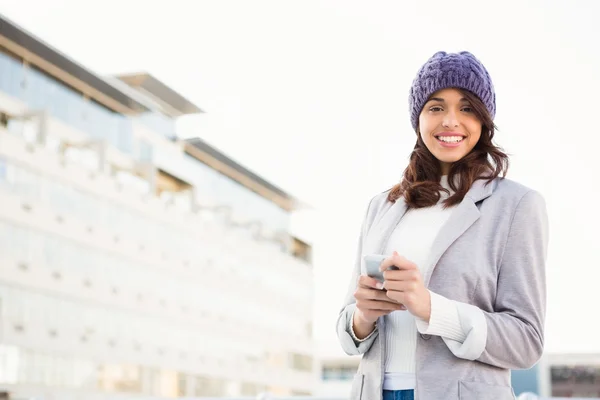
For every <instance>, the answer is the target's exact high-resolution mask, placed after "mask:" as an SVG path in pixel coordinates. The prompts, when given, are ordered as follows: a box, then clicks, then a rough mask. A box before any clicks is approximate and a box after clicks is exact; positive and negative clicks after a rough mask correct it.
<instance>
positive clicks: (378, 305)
mask: <svg viewBox="0 0 600 400" xmlns="http://www.w3.org/2000/svg"><path fill="white" fill-rule="evenodd" d="M354 298H355V299H356V311H355V312H354V319H353V321H352V327H353V329H354V333H355V334H356V336H357V337H358V338H359V339H362V338H364V337H366V336H368V335H369V333H371V332H372V331H373V329H374V326H375V322H376V321H377V318H379V317H381V316H383V315H388V314H389V313H391V312H393V311H398V310H406V308H405V307H404V306H403V305H402V304H399V303H397V302H395V301H394V300H392V299H390V298H389V297H388V296H386V295H385V291H383V290H381V282H379V281H378V280H377V279H375V278H371V277H369V276H366V275H361V276H360V277H359V279H358V287H357V288H356V291H355V292H354Z"/></svg>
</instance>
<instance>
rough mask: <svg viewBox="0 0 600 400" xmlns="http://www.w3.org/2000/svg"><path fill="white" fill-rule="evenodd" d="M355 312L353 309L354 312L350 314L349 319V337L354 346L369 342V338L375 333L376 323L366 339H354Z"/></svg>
mask: <svg viewBox="0 0 600 400" xmlns="http://www.w3.org/2000/svg"><path fill="white" fill-rule="evenodd" d="M355 312H356V309H354V311H353V312H352V317H351V318H350V336H352V340H354V343H355V344H357V345H358V344H359V343H362V342H366V341H367V340H369V339H370V338H371V336H373V335H374V334H375V331H376V330H377V323H375V327H374V328H373V331H371V333H369V334H368V335H367V336H366V337H364V338H362V339H359V338H357V337H356V333H354V327H353V325H354V313H355Z"/></svg>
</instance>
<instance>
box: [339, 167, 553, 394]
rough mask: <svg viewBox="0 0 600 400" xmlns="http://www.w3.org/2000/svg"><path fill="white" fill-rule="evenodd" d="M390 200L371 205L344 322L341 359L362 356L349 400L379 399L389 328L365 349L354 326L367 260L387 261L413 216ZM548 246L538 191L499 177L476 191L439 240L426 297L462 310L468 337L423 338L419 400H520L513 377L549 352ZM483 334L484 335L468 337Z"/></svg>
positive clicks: (477, 184) (418, 359)
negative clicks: (402, 224) (393, 241)
mask: <svg viewBox="0 0 600 400" xmlns="http://www.w3.org/2000/svg"><path fill="white" fill-rule="evenodd" d="M387 195H388V192H384V193H381V194H379V195H377V196H375V197H374V198H373V199H372V200H371V202H370V204H369V207H368V210H367V214H366V217H365V219H364V222H363V226H362V231H361V235H360V241H359V246H358V254H357V258H356V262H355V265H354V270H353V272H352V279H351V283H350V287H349V290H348V293H347V295H346V299H345V304H344V307H343V308H342V310H341V311H340V314H339V317H338V321H337V333H338V337H339V340H340V343H341V345H342V348H343V349H344V351H345V352H346V353H347V354H350V355H361V354H362V360H361V363H360V366H359V368H358V373H357V374H356V376H355V378H354V381H353V383H352V390H351V396H350V399H351V400H359V399H363V400H377V399H381V398H382V384H383V373H384V360H385V357H384V355H385V351H386V344H385V334H381V332H382V331H384V330H385V320H384V318H379V320H378V321H377V328H376V329H377V332H375V334H374V335H372V336H371V337H370V338H369V339H368V340H366V341H364V342H360V343H355V341H354V340H353V339H352V336H351V334H350V326H351V324H352V313H353V312H354V309H355V299H354V291H355V290H356V283H357V280H358V276H359V275H360V274H361V272H362V271H364V266H363V265H362V264H363V263H362V256H363V255H364V254H373V253H382V252H383V250H384V248H385V246H386V243H387V240H388V239H389V237H390V235H391V233H392V231H393V230H394V228H395V226H396V225H397V224H398V222H399V221H400V219H401V218H402V216H403V215H404V213H405V212H406V204H405V202H404V201H403V200H402V199H400V200H398V201H396V202H395V203H390V202H388V201H387ZM547 246H548V220H547V214H546V205H545V202H544V199H543V198H542V196H541V195H540V194H539V193H538V192H536V191H533V190H530V189H528V188H526V187H524V186H522V185H520V184H518V183H515V182H513V181H510V180H508V179H501V178H498V179H496V180H494V181H493V182H491V183H490V184H488V185H486V184H485V183H484V181H481V180H479V181H476V182H475V183H474V184H473V186H472V187H471V189H470V190H469V192H468V193H467V195H466V196H465V198H464V199H463V201H462V202H461V203H460V204H459V205H457V206H456V208H455V209H454V211H453V212H452V215H451V216H450V218H449V220H448V221H447V223H446V224H445V225H444V226H443V227H442V229H441V231H440V232H439V234H438V236H437V237H436V239H435V241H434V245H433V247H432V252H431V254H430V259H429V263H430V265H431V267H430V268H429V272H428V274H427V275H426V276H424V277H423V279H424V282H425V285H426V287H428V288H429V290H431V291H433V292H435V293H437V294H440V295H442V296H445V297H447V298H449V299H452V300H455V301H457V302H460V303H459V318H460V322H461V325H462V327H463V330H464V331H465V332H470V333H468V334H467V338H466V340H465V342H463V343H459V342H456V341H453V340H451V339H447V338H443V337H439V336H430V335H424V334H420V333H419V334H418V338H417V348H416V369H415V370H416V389H415V395H416V399H418V400H454V399H461V400H473V399H478V400H479V399H494V400H504V399H514V393H513V390H512V388H511V383H510V370H511V369H527V368H530V367H532V366H533V365H534V364H535V363H536V362H537V361H538V360H539V359H540V357H541V355H542V352H543V348H544V319H545V313H546V276H545V264H546V254H547ZM479 310H481V311H479ZM473 311H476V312H473ZM478 315H479V316H481V317H479V319H478V318H477V316H478ZM482 327H483V328H482ZM477 329H479V330H481V329H483V330H485V332H479V334H478V335H471V332H474V331H476V330H477ZM482 333H483V338H484V339H485V340H483V341H482V340H481V337H482ZM475 338H478V339H475ZM474 340H477V341H478V342H473V341H474Z"/></svg>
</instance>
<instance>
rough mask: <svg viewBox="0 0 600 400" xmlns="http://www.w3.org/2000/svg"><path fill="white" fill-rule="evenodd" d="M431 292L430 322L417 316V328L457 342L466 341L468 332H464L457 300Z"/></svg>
mask: <svg viewBox="0 0 600 400" xmlns="http://www.w3.org/2000/svg"><path fill="white" fill-rule="evenodd" d="M429 293H430V294H431V315H430V317H429V323H427V322H426V321H424V320H422V319H420V318H416V323H417V330H418V331H419V333H421V334H427V335H435V336H441V337H444V338H447V339H451V340H455V341H457V342H460V343H462V342H464V341H465V339H466V337H467V334H466V333H465V332H464V330H463V328H462V326H461V323H460V317H459V315H458V308H457V304H456V302H454V301H452V300H450V299H447V298H445V297H444V296H440V295H439V294H437V293H433V292H432V291H429Z"/></svg>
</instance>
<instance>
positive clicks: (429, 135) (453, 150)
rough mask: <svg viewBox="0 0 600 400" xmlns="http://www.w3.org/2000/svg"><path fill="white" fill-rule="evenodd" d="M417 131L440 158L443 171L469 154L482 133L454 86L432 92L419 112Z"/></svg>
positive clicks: (465, 102) (470, 110)
mask: <svg viewBox="0 0 600 400" xmlns="http://www.w3.org/2000/svg"><path fill="white" fill-rule="evenodd" d="M419 132H420V134H421V138H422V139H423V142H424V143H425V146H427V149H429V151H430V152H431V154H433V155H434V156H435V158H437V159H438V160H439V161H440V164H441V167H442V174H444V175H447V174H448V172H449V171H450V165H452V163H453V162H456V161H458V160H460V159H461V158H463V157H464V156H466V155H467V154H469V153H470V152H471V150H473V147H475V145H476V144H477V142H478V141H479V137H480V136H481V121H480V120H479V119H478V118H477V117H476V116H475V114H474V113H473V109H472V108H471V104H469V102H468V101H467V100H466V99H465V98H464V96H463V94H462V93H461V92H460V91H459V90H457V89H443V90H440V91H438V92H435V93H434V94H432V95H431V97H430V98H429V100H428V101H427V103H425V106H424V107H423V110H422V111H421V114H420V115H419Z"/></svg>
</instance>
